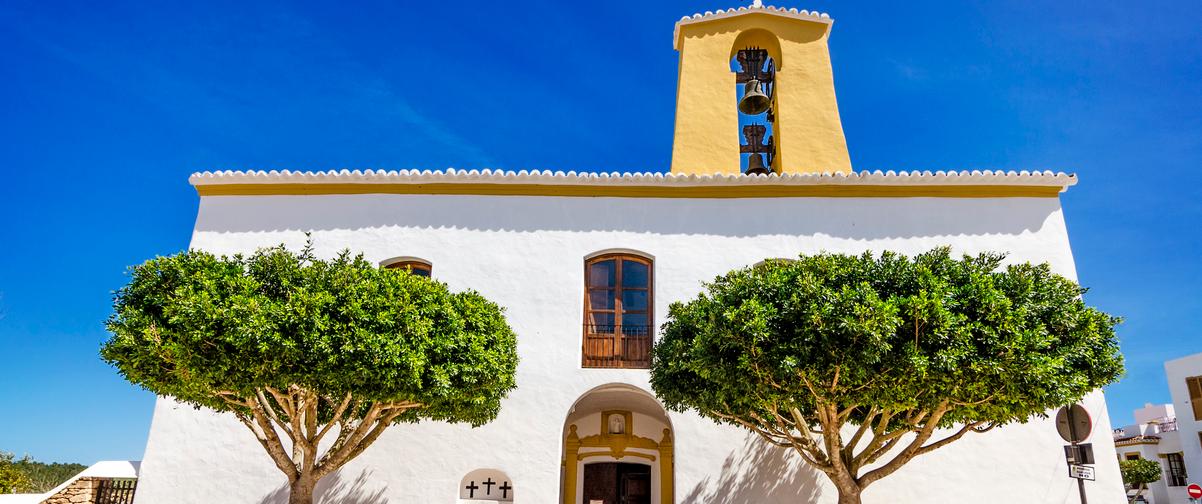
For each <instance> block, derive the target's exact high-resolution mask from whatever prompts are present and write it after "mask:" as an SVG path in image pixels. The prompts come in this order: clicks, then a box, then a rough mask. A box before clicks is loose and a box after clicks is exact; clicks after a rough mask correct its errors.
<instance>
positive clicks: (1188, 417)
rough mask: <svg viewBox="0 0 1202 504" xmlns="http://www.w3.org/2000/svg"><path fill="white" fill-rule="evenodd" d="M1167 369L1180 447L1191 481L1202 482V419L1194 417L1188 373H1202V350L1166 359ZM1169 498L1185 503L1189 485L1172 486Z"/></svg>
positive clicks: (1201, 374) (1199, 374) (1165, 365)
mask: <svg viewBox="0 0 1202 504" xmlns="http://www.w3.org/2000/svg"><path fill="white" fill-rule="evenodd" d="M1164 371H1165V376H1166V377H1167V378H1168V381H1169V394H1171V395H1172V397H1173V409H1174V410H1175V411H1176V413H1177V432H1176V434H1177V436H1176V437H1177V442H1178V443H1180V449H1179V450H1178V451H1180V452H1181V453H1182V454H1183V455H1182V458H1183V459H1185V473H1186V474H1187V475H1189V478H1187V479H1188V482H1189V483H1198V484H1202V420H1197V419H1195V418H1194V408H1193V404H1192V403H1191V402H1190V397H1189V388H1188V387H1187V386H1186V383H1185V379H1186V378H1188V377H1191V376H1202V353H1198V354H1194V355H1190V356H1187V357H1182V358H1180V359H1174V360H1171V361H1168V362H1166V363H1164ZM1162 451H1167V450H1162ZM1161 462H1162V463H1163V459H1162V460H1161ZM1169 498H1170V499H1172V502H1174V503H1178V502H1180V503H1185V502H1188V499H1189V496H1188V495H1185V487H1169Z"/></svg>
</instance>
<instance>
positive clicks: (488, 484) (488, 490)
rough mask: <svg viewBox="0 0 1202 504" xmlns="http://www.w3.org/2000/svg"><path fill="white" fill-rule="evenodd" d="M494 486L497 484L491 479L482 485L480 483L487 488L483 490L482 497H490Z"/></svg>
mask: <svg viewBox="0 0 1202 504" xmlns="http://www.w3.org/2000/svg"><path fill="white" fill-rule="evenodd" d="M496 484H497V482H495V481H493V480H492V478H488V479H487V480H485V481H484V483H481V485H484V486H485V487H487V488H485V489H484V495H492V486H493V485H496Z"/></svg>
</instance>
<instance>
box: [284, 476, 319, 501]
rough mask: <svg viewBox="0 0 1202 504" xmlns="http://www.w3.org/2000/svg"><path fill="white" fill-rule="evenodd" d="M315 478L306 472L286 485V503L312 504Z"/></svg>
mask: <svg viewBox="0 0 1202 504" xmlns="http://www.w3.org/2000/svg"><path fill="white" fill-rule="evenodd" d="M316 485H317V480H315V479H313V477H312V476H310V475H308V474H306V475H303V476H301V477H300V478H297V479H296V481H293V482H292V483H290V484H289V485H288V504H313V487H314V486H316Z"/></svg>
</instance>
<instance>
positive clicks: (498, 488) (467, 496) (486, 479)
mask: <svg viewBox="0 0 1202 504" xmlns="http://www.w3.org/2000/svg"><path fill="white" fill-rule="evenodd" d="M459 498H460V499H463V500H472V501H498V502H513V482H512V481H510V480H509V476H506V475H505V473H503V472H501V471H498V470H496V469H476V470H475V471H472V472H470V473H467V476H464V477H463V481H460V482H459Z"/></svg>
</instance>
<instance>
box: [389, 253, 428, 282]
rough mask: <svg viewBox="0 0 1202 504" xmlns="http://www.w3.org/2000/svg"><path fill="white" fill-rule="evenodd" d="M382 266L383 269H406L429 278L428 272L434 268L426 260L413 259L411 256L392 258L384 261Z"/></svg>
mask: <svg viewBox="0 0 1202 504" xmlns="http://www.w3.org/2000/svg"><path fill="white" fill-rule="evenodd" d="M383 266H384V268H385V269H399V270H406V271H408V272H410V273H412V274H414V275H417V276H424V277H426V278H429V277H430V272H431V271H433V270H434V267H433V266H431V265H430V263H429V262H428V261H423V260H421V259H413V258H402V259H392V260H389V261H384V265H383Z"/></svg>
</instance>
